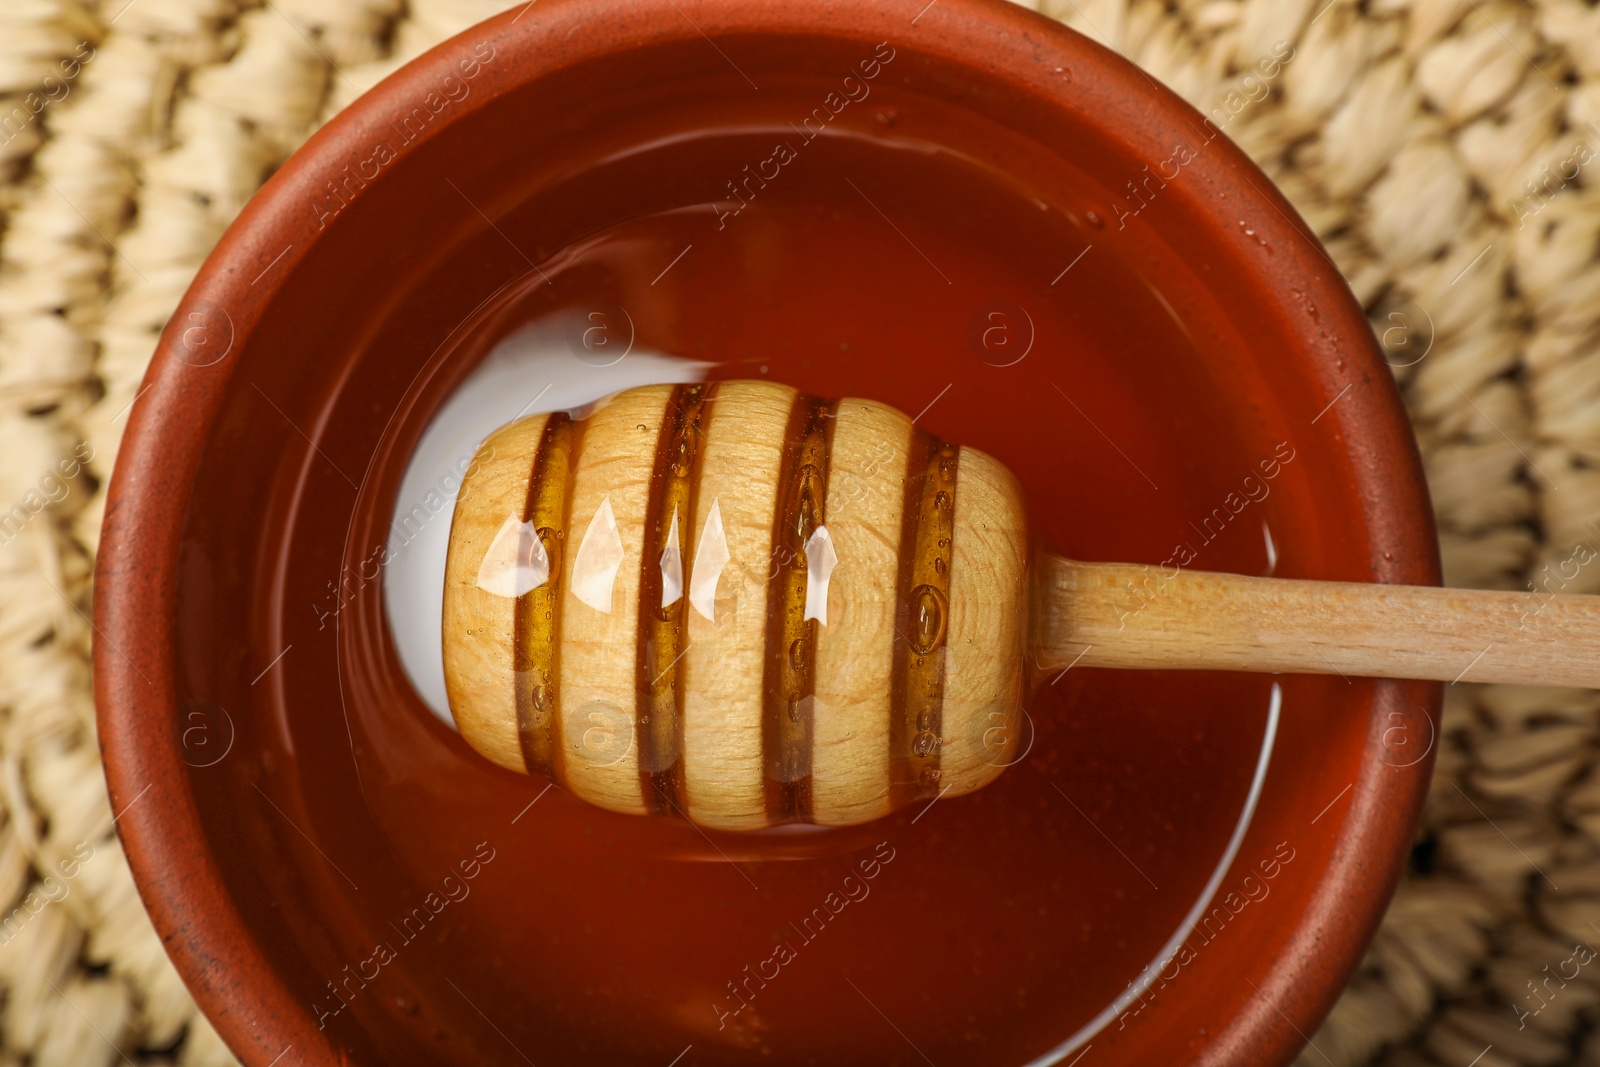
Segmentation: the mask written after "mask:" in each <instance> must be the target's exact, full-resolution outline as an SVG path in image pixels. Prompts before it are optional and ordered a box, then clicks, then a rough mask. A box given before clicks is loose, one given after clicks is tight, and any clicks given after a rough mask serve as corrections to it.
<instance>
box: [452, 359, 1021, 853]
mask: <svg viewBox="0 0 1600 1067" xmlns="http://www.w3.org/2000/svg"><path fill="white" fill-rule="evenodd" d="M1026 562H1027V536H1026V531H1025V522H1024V517H1023V511H1022V502H1021V496H1020V493H1019V491H1018V487H1017V484H1016V482H1015V479H1013V478H1012V476H1011V474H1010V473H1009V472H1008V471H1006V469H1005V468H1004V467H1002V466H1001V465H1000V464H999V463H997V462H996V461H995V460H993V459H992V458H990V457H989V456H987V455H985V454H984V453H982V452H978V451H975V450H973V449H969V448H961V447H958V446H956V445H952V444H948V443H946V442H943V441H940V440H938V439H936V438H934V437H931V436H930V435H928V434H926V433H924V432H923V431H921V430H919V429H917V428H916V427H914V426H913V425H912V424H911V420H909V419H908V418H906V416H905V415H903V414H901V413H900V412H899V411H896V410H895V409H893V408H891V407H888V406H886V405H883V404H878V403H875V402H873V401H870V400H856V399H846V400H822V399H818V398H815V397H810V396H806V395H803V394H800V393H797V392H796V391H795V390H793V389H790V388H788V387H787V386H782V385H776V384H773V383H770V382H747V381H739V382H720V383H714V384H708V385H690V386H648V387H645V388H640V389H630V390H628V391H627V392H624V393H619V394H617V395H615V396H613V397H610V398H609V399H608V400H606V401H603V402H602V403H601V405H600V406H599V407H598V408H597V409H595V410H594V411H593V412H592V413H590V414H588V415H587V416H586V417H584V418H582V419H573V418H571V417H569V416H568V415H566V414H561V413H557V414H553V415H538V416H534V417H532V418H527V419H523V420H520V421H518V422H514V423H511V424H510V425H507V426H504V427H502V428H501V429H499V430H497V431H496V432H495V433H494V434H492V435H491V436H490V437H489V438H488V440H486V441H485V442H484V443H483V445H482V446H481V447H480V449H479V451H478V454H477V456H476V458H475V459H474V461H473V464H472V466H471V467H470V468H469V470H468V472H467V475H466V477H465V478H464V480H463V484H462V490H461V495H460V498H459V501H458V502H457V504H456V510H455V516H454V520H453V525H452V527H451V531H450V549H449V557H448V562H447V564H446V573H445V597H444V632H443V638H444V662H445V681H446V686H447V689H448V692H449V698H450V708H451V711H452V713H453V714H454V716H455V720H456V724H457V726H458V727H459V729H460V731H461V735H462V737H464V738H465V739H466V741H467V743H468V744H470V745H471V746H472V747H473V748H475V749H477V750H478V751H479V752H480V753H482V754H483V755H485V756H487V757H488V758H489V759H490V760H493V761H494V762H495V763H498V764H500V765H501V766H504V767H509V768H511V769H513V770H518V771H528V772H537V773H541V774H546V775H549V776H551V777H552V778H554V779H555V780H556V781H558V782H560V783H562V784H563V785H565V786H567V787H568V788H569V789H571V790H572V791H573V792H574V793H576V794H577V795H578V796H580V797H582V798H583V799H585V800H588V801H590V802H592V803H594V804H598V805H600V806H601V807H605V808H609V809H611V810H613V811H621V812H633V813H644V812H660V813H667V814H678V815H683V816H685V817H687V818H689V819H691V820H693V821H695V822H697V823H701V824H703V825H706V826H714V827H719V828H724V829H758V828H761V827H765V826H771V825H774V824H777V823H784V822H791V821H802V822H813V823H819V824H823V825H834V826H838V825H850V824H854V823H861V822H866V821H868V820H870V819H875V818H878V817H879V816H881V815H885V814H887V813H888V812H890V811H892V810H894V809H895V808H897V807H900V806H901V805H903V804H907V803H911V802H913V801H915V800H918V799H920V798H925V797H926V798H931V797H934V796H936V795H939V794H940V793H941V792H943V793H944V794H945V795H946V796H953V795H958V794H961V793H966V792H970V791H972V790H974V789H977V788H979V787H981V786H983V785H985V784H987V783H988V782H989V781H991V780H992V779H993V778H994V777H995V776H996V775H997V774H998V773H999V772H1000V770H1001V769H1002V768H1003V767H1004V766H1005V765H1006V763H1007V761H1008V760H1009V758H1010V755H1011V749H1012V747H1013V746H1014V745H1015V739H1016V734H1017V731H1016V729H1015V725H1016V720H1017V717H1018V716H1019V715H1020V704H1021V699H1022V696H1023V670H1022V664H1023V648H1024V642H1025V638H1026V634H1027V602H1028V599H1027V590H1026V574H1025V567H1026Z"/></svg>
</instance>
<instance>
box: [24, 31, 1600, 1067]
mask: <svg viewBox="0 0 1600 1067" xmlns="http://www.w3.org/2000/svg"><path fill="white" fill-rule="evenodd" d="M507 6H512V5H510V4H506V3H498V2H495V0H267V2H265V3H263V4H258V3H255V2H253V0H251V2H240V0H131V2H130V0H103V2H102V0H5V2H4V3H3V4H0V1067H5V1065H9V1064H36V1065H39V1067H56V1065H63V1067H93V1065H110V1064H113V1063H116V1062H119V1061H120V1060H122V1059H123V1058H124V1057H125V1056H126V1057H142V1058H141V1059H140V1062H142V1063H166V1062H172V1063H178V1064H184V1065H201V1064H223V1063H231V1062H232V1060H231V1058H230V1057H229V1055H228V1053H227V1051H226V1049H224V1048H223V1046H222V1044H221V1043H220V1041H219V1040H218V1039H217V1037H216V1035H215V1034H214V1033H213V1031H212V1030H211V1028H210V1027H209V1025H207V1024H206V1022H205V1020H204V1019H203V1018H202V1017H201V1016H199V1015H198V1014H197V1013H196V1012H195V1009H194V1006H193V1004H192V1002H191V1001H190V999H189V997H188V994H187V992H186V991H185V990H184V988H183V985H182V983H181V981H180V980H179V979H178V977H177V975H176V973H175V972H174V971H173V970H172V967H171V965H170V964H169V963H168V961H167V959H166V956H165V954H164V953H163V951H162V949H161V945H160V943H159V940H158V939H157V938H156V936H155V934H154V931H153V929H152V928H151V926H150V923H149V920H148V919H147V918H146V916H145V914H144V911H143V909H142V908H141V906H140V903H139V899H138V896H137V894H136V893H135V891H134V887H133V883H132V881H131V878H130V876H129V873H128V869H127V865H126V863H125V861H124V859H123V857H122V853H121V850H120V847H119V845H118V843H117V839H116V837H115V834H114V827H113V819H114V818H115V817H117V816H118V814H119V813H114V812H112V811H111V809H110V807H109V804H108V802H107V799H106V793H105V786H104V781H103V778H102V776H101V772H100V765H99V753H98V749H97V746H96V741H95V729H94V716H93V709H92V703H91V698H90V686H89V665H88V650H89V644H90V641H91V639H92V638H93V637H94V634H93V631H92V628H91V626H90V624H89V621H88V617H87V613H88V610H89V601H90V574H91V569H92V561H93V555H94V551H95V547H96V544H97V540H98V533H99V526H100V518H101V510H102V507H103V501H104V494H103V491H102V488H103V485H104V482H105V479H106V477H107V475H108V473H109V471H110V470H111V466H112V464H113V462H114V460H115V458H116V452H117V446H118V438H119V434H120V432H121V428H122V426H123V425H124V422H125V419H126V413H127V410H128V408H129V406H130V405H131V404H132V402H133V401H134V399H135V397H136V395H137V392H138V388H139V379H140V376H141V375H142V373H143V371H144V367H145V365H146V362H147V361H148V359H149V357H150V353H151V351H152V349H153V347H154V342H155V339H156V337H157V335H158V333H159V331H160V329H161V328H162V326H163V325H164V323H165V321H166V319H167V317H168V315H170V313H171V311H172V309H173V307H174V306H175V305H176V303H177V301H178V299H179V297H180V296H181V295H182V293H183V291H184V288H185V286H187V284H188V282H189V280H190V278H191V277H192V276H193V274H194V272H195V270H196V269H197V268H198V267H199V265H200V262H201V261H202V259H203V258H204V257H205V255H206V253H207V251H208V250H209V249H210V248H211V246H212V245H213V243H214V242H215V241H216V240H217V238H218V237H219V236H220V234H221V233H222V231H223V229H224V228H225V227H226V226H227V224H228V222H229V221H230V220H231V219H232V218H233V217H234V215H235V214H236V213H237V212H238V211H239V209H240V207H241V206H242V205H243V204H244V202H245V201H246V200H247V199H248V197H249V196H250V195H251V193H252V192H253V191H254V190H255V189H256V188H257V187H258V186H259V184H260V183H261V182H262V181H263V180H264V179H265V178H266V177H267V176H268V175H269V174H270V173H271V172H272V170H273V168H274V167H276V166H277V165H278V164H280V163H281V162H282V160H283V159H284V158H286V157H287V156H288V154H289V153H290V152H291V151H293V149H294V148H295V147H296V146H297V145H298V144H300V143H301V142H302V141H303V140H304V139H305V137H306V136H308V135H309V134H310V133H311V132H312V130H314V129H315V128H316V127H317V126H318V125H319V124H320V123H321V122H323V121H325V120H326V119H327V117H328V116H329V115H331V114H333V113H334V112H336V111H337V110H338V109H339V108H340V107H342V106H344V105H345V104H346V103H348V102H349V101H350V100H351V99H353V98H354V97H355V96H356V95H357V94H358V93H360V92H361V91H363V90H364V89H366V88H368V87H370V86H371V85H373V84H375V83H376V82H377V81H378V80H379V79H380V78H381V77H382V76H384V75H385V74H387V73H388V72H389V71H391V70H393V69H394V68H395V67H396V66H398V65H399V64H401V63H402V62H404V61H405V60H407V59H409V58H411V57H412V56H415V55H417V54H418V53H420V52H422V51H423V50H425V49H426V48H428V47H430V46H432V45H433V44H435V43H437V42H438V41H440V40H442V39H444V38H445V37H447V36H449V35H451V34H453V33H455V32H458V31H459V30H461V29H464V28H465V27H467V26H468V25H470V24H472V23H473V22H476V21H478V20H480V19H482V18H484V17H487V16H488V15H490V14H492V13H494V12H495V11H498V10H500V9H502V8H504V7H507ZM1029 6H1035V7H1039V8H1040V9H1042V10H1043V11H1044V12H1045V13H1046V14H1049V15H1052V16H1054V17H1057V18H1060V19H1062V20H1064V21H1065V22H1067V23H1068V24H1069V25H1072V26H1074V27H1075V28H1077V29H1079V30H1082V31H1083V32H1084V33H1087V34H1089V35H1090V36H1092V37H1095V38H1097V39H1099V40H1101V41H1102V42H1103V43H1107V44H1109V45H1110V46H1111V47H1113V48H1115V49H1117V50H1118V51H1121V52H1122V53H1123V54H1125V55H1127V56H1129V57H1130V58H1132V59H1134V60H1135V61H1137V62H1139V63H1141V64H1142V65H1143V66H1145V67H1146V68H1147V69H1148V70H1149V71H1151V73H1152V74H1153V75H1154V76H1156V77H1158V78H1160V79H1162V80H1163V81H1165V82H1166V83H1167V84H1169V85H1171V86H1172V87H1173V88H1175V89H1176V90H1177V91H1179V92H1180V93H1182V94H1183V95H1184V96H1185V97H1187V98H1188V99H1189V100H1191V101H1192V102H1194V103H1195V104H1196V105H1198V106H1199V107H1201V109H1202V110H1205V111H1208V112H1210V113H1211V114H1213V116H1214V117H1215V118H1217V119H1218V120H1219V122H1220V121H1221V120H1224V119H1225V120H1226V121H1225V124H1224V129H1225V130H1226V132H1227V133H1228V134H1229V135H1230V136H1231V137H1233V138H1234V139H1235V140H1237V141H1238V142H1239V143H1240V144H1242V145H1243V146H1244V147H1245V149H1246V150H1247V151H1249V152H1250V153H1251V154H1252V155H1253V156H1254V157H1255V158H1256V159H1257V160H1258V161H1260V162H1261V164H1262V165H1263V167H1264V168H1265V169H1266V170H1267V171H1268V173H1269V174H1270V175H1271V176H1272V177H1273V178H1274V180H1276V181H1277V182H1278V183H1279V184H1280V186H1281V187H1282V188H1283V189H1284V190H1285V191H1286V192H1287V193H1288V195H1289V197H1290V199H1292V200H1293V201H1294V202H1295V204H1296V205H1297V206H1298V207H1299V209H1300V211H1301V212H1302V213H1303V214H1304V215H1305V216H1306V218H1307V219H1308V220H1310V222H1311V224H1312V226H1313V227H1314V228H1315V229H1316V230H1317V231H1318V233H1320V234H1321V235H1322V236H1323V238H1324V240H1326V241H1327V243H1328V246H1329V249H1330V250H1331V253H1332V256H1333V258H1334V260H1335V261H1336V262H1337V264H1338V266H1339V267H1340V269H1341V270H1342V271H1343V272H1344V274H1345V276H1346V277H1347V278H1349V279H1350V282H1351V284H1352V286H1353V287H1354V289H1355V291H1356V293H1357V294H1358V296H1359V298H1360V299H1361V300H1362V301H1363V303H1364V304H1365V305H1366V306H1367V307H1368V309H1369V312H1370V315H1371V318H1372V322H1373V324H1374V328H1375V329H1376V330H1377V331H1378V332H1379V334H1380V336H1381V337H1382V338H1383V340H1384V342H1385V346H1386V348H1387V349H1388V351H1389V353H1390V358H1391V361H1392V363H1393V364H1394V367H1395V373H1396V375H1397V377H1398V378H1399V380H1400V382H1401V383H1402V387H1403V390H1404V392H1405V395H1406V400H1407V404H1408V406H1409V408H1410V411H1411V413H1412V417H1413V420H1414V422H1415V425H1416V428H1417V433H1418V436H1419V438H1420V440H1421V442H1422V446H1423V452H1424V455H1425V457H1426V461H1427V466H1428V474H1429V481H1430V484H1431V486H1432V490H1433V494H1434V502H1435V507H1436V510H1437V513H1438V518H1439V522H1440V527H1441V540H1442V548H1443V553H1444V559H1445V571H1446V578H1447V581H1448V582H1449V583H1450V584H1453V585H1463V586H1476V587H1485V588H1510V589H1525V588H1528V587H1529V584H1530V583H1537V584H1538V588H1540V589H1541V590H1544V589H1549V590H1551V591H1556V590H1560V591H1567V592H1600V565H1592V564H1591V561H1592V560H1593V559H1594V558H1595V554H1596V550H1600V349H1597V340H1600V177H1597V175H1600V8H1595V7H1592V6H1589V5H1587V4H1585V3H1582V2H1580V0H1541V2H1520V0H1366V2H1365V3H1360V2H1358V0H1334V2H1333V3H1327V0H1165V2H1162V0H1030V5H1029ZM1279 42H1286V43H1287V45H1289V46H1292V48H1293V55H1292V58H1291V59H1289V60H1288V61H1287V62H1285V63H1283V64H1281V69H1277V70H1275V71H1274V73H1273V74H1272V75H1271V76H1270V77H1269V76H1265V75H1263V74H1262V71H1263V70H1264V69H1265V68H1263V67H1262V66H1261V63H1262V60H1263V59H1264V58H1266V57H1269V56H1271V55H1272V54H1273V53H1274V48H1275V47H1276V46H1278V44H1279ZM1531 603H1535V604H1536V601H1531ZM1448 693H1449V695H1448V699H1447V703H1446V712H1445V723H1444V729H1443V731H1442V733H1441V735H1440V737H1439V738H1438V741H1437V743H1438V746H1439V749H1440V751H1439V765H1438V771H1437V774H1436V776H1435V780H1434V783H1433V789H1432V792H1431V795H1430V798H1429V804H1428V809H1427V814H1426V824H1425V827H1424V831H1423V836H1422V839H1421V841H1420V843H1419V846H1418V849H1417V852H1416V856H1415V860H1414V863H1413V870H1412V873H1411V874H1410V876H1409V877H1408V879H1407V881H1406V884H1405V885H1404V886H1403V887H1402V889H1401V891H1400V894H1399V896H1398V897H1397V899H1396V901H1395V903H1394V905H1393V907H1392V908H1391V910H1390V913H1389V915H1388V918H1387V919H1386V920H1385V923H1384V926H1383V929H1382V931H1381V933H1380V934H1379V936H1378V939H1377V942H1376V943H1375V945H1374V947H1373V949H1372V951H1371V953H1370V954H1369V956H1368V958H1367V960H1366V962H1365V964H1364V965H1363V967H1362V969H1361V971H1360V973H1359V974H1358V975H1357V977H1356V979H1355V980H1354V982H1353V983H1352V985H1351V987H1350V989H1349V990H1348V991H1347V992H1346V994H1345V996H1344V998H1343V999H1342V1000H1341V1001H1340V1003H1339V1005H1338V1007H1337V1008H1336V1009H1335V1011H1334V1013H1333V1015H1332V1016H1331V1018H1330V1019H1329V1020H1328V1022H1327V1023H1326V1024H1325V1025H1324V1026H1323V1027H1322V1029H1321V1030H1320V1031H1319V1032H1318V1033H1317V1034H1315V1035H1313V1037H1312V1040H1313V1043H1314V1045H1313V1047H1312V1048H1309V1049H1308V1050H1307V1051H1306V1053H1305V1054H1304V1055H1303V1056H1302V1057H1301V1060H1300V1062H1301V1063H1303V1064H1307V1065H1309V1064H1323V1063H1332V1064H1336V1065H1338V1067H1346V1065H1351V1067H1353V1065H1356V1064H1363V1063H1384V1064H1392V1065H1396V1067H1413V1065H1426V1064H1442V1065H1451V1067H1462V1065H1465V1064H1468V1063H1472V1062H1475V1063H1476V1064H1478V1065H1480V1067H1503V1065H1510V1064H1534V1065H1544V1064H1558V1063H1578V1064H1592V1065H1600V1036H1596V1034H1595V1030H1594V1026H1593V1021H1594V1019H1595V1017H1596V1016H1597V1014H1600V966H1597V967H1587V966H1584V967H1580V968H1579V973H1578V976H1577V977H1576V978H1572V979H1570V980H1563V981H1562V982H1561V983H1560V984H1556V983H1549V982H1546V979H1547V978H1548V977H1549V976H1550V975H1551V974H1561V975H1565V974H1568V973H1570V969H1571V968H1572V967H1573V966H1574V963H1572V962H1569V961H1571V960H1573V958H1574V949H1575V947H1576V946H1577V945H1578V944H1580V943H1581V944H1583V945H1585V946H1590V945H1597V944H1600V761H1597V760H1596V752H1597V741H1600V694H1595V693H1589V692H1579V691H1536V690H1522V689H1515V688H1508V687H1489V688H1484V687H1474V686H1469V685H1464V684H1463V685H1459V686H1453V687H1451V688H1450V690H1449V691H1448ZM138 802H139V801H138V799H135V800H133V801H132V803H135V804H136V803H138ZM1580 958H1581V957H1580ZM1535 988H1537V992H1535ZM1534 1009H1538V1011H1537V1012H1536V1013H1535V1012H1534ZM1490 1046H1492V1047H1490ZM1486 1049H1487V1051H1485V1050H1486ZM1480 1056H1481V1058H1479V1059H1477V1060H1474V1057H1480Z"/></svg>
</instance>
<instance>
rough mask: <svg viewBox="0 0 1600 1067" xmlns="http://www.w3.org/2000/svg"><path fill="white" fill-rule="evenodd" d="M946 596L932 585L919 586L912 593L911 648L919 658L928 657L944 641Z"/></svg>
mask: <svg viewBox="0 0 1600 1067" xmlns="http://www.w3.org/2000/svg"><path fill="white" fill-rule="evenodd" d="M944 626H945V600H944V594H943V593H941V592H940V591H939V590H937V589H935V588H934V587H933V586H931V585H919V586H917V587H916V588H915V589H913V590H912V591H911V647H912V649H913V650H914V651H915V652H916V653H917V655H919V656H926V655H927V654H928V653H929V652H932V651H933V650H934V649H936V648H938V647H939V645H940V643H941V642H943V641H944Z"/></svg>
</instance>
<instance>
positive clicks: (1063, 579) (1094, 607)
mask: <svg viewBox="0 0 1600 1067" xmlns="http://www.w3.org/2000/svg"><path fill="white" fill-rule="evenodd" d="M1036 580H1037V581H1038V583H1039V587H1038V598H1037V604H1038V615H1037V619H1036V622H1035V631H1034V632H1035V649H1036V654H1037V656H1038V659H1039V662H1040V663H1041V664H1042V665H1044V667H1045V668H1046V669H1049V668H1050V667H1052V666H1053V667H1054V668H1055V669H1056V670H1061V669H1063V668H1064V667H1066V666H1067V665H1068V664H1070V663H1073V662H1074V661H1076V662H1077V664H1078V665H1079V666H1082V667H1135V668H1146V669H1158V670H1180V669H1192V670H1224V671H1255V672H1262V673H1283V674H1342V675H1347V676H1351V677H1356V676H1365V677H1373V678H1430V679H1436V680H1438V681H1442V682H1457V681H1471V682H1501V683H1507V684H1512V685H1564V686H1581V687H1584V688H1589V689H1597V688H1600V597H1597V596H1587V595H1577V596H1574V595H1561V594H1535V593H1531V592H1530V593H1505V592H1491V591H1487V590H1480V589H1440V588H1438V587H1434V586H1411V585H1373V584H1369V583H1360V582H1313V581H1301V580H1295V579H1287V578H1251V577H1247V576H1244V575H1238V574H1210V573H1207V572H1204V571H1181V570H1176V569H1171V568H1169V569H1167V570H1163V569H1161V568H1159V567H1154V566H1138V565H1134V564H1127V563H1079V562H1076V561H1073V560H1066V559H1062V558H1061V557H1059V556H1051V555H1045V556H1043V557H1042V558H1041V559H1040V560H1039V561H1038V576H1037V579H1036ZM1086 650H1087V651H1086Z"/></svg>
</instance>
